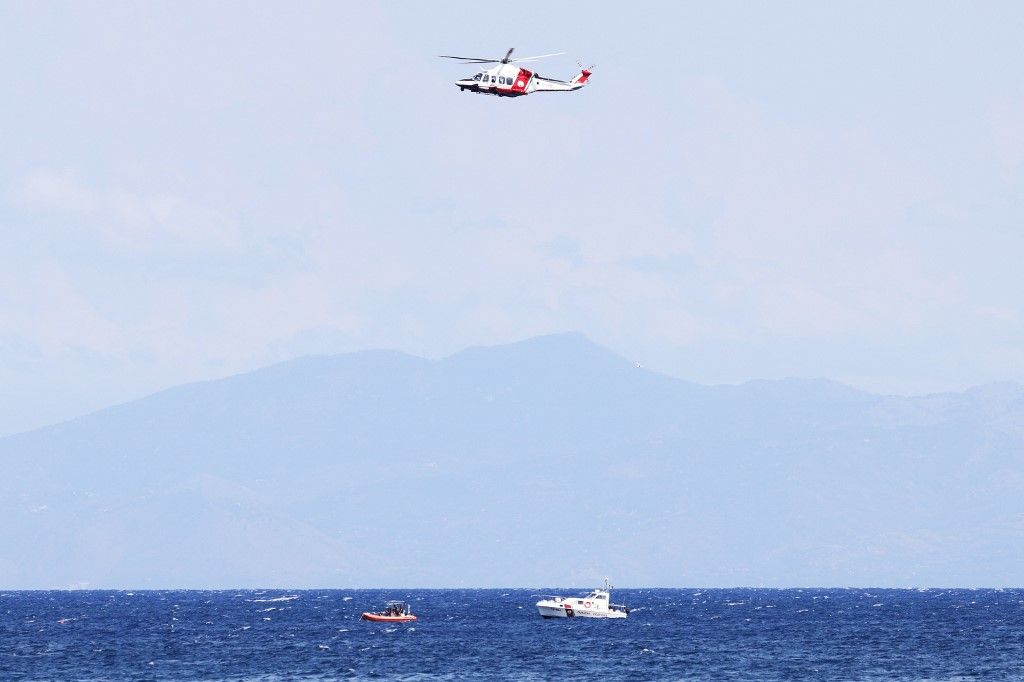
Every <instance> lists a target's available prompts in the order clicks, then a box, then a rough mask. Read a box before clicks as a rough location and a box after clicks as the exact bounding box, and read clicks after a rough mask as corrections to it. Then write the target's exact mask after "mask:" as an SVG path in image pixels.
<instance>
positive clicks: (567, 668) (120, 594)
mask: <svg viewBox="0 0 1024 682" xmlns="http://www.w3.org/2000/svg"><path fill="white" fill-rule="evenodd" d="M543 592H545V593H553V594H559V593H561V594H571V595H576V594H580V591H578V590H564V589H563V590H558V589H546V590H543ZM612 596H613V601H615V602H617V603H619V602H624V603H626V604H627V605H628V606H629V607H630V609H631V612H630V614H629V617H628V618H626V619H624V620H591V619H584V618H574V619H565V620H544V619H542V618H541V617H540V616H539V615H538V613H537V610H536V608H534V603H535V602H536V601H537V599H538V598H539V591H538V590H524V589H487V590H403V589H394V590H314V591H290V590H256V591H248V590H227V591H193V590H190V591H135V592H132V591H54V592H11V591H8V592H0V680H5V681H6V680H62V681H63V680H82V681H85V680H238V681H242V680H245V681H250V680H251V681H261V682H271V681H275V682H276V681H278V680H362V679H395V680H463V679H465V680H591V679H597V678H605V679H622V680H908V681H909V680H920V681H925V680H928V681H939V680H942V681H953V680H1024V590H1018V589H1012V590H1011V589H1007V590H963V589H952V590H950V589H928V590H892V589H791V590H777V589H623V590H615V591H614V592H613V594H612ZM389 599H401V600H407V601H408V602H409V603H410V604H411V605H412V610H413V613H414V614H416V615H417V616H418V620H417V621H415V622H412V623H407V624H382V623H371V622H367V621H363V620H361V619H360V615H361V613H362V612H363V611H367V610H378V609H382V608H383V606H384V604H385V602H386V601H387V600H389Z"/></svg>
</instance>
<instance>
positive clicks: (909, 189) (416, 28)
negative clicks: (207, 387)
mask: <svg viewBox="0 0 1024 682" xmlns="http://www.w3.org/2000/svg"><path fill="white" fill-rule="evenodd" d="M0 27H2V28H0V37H2V39H0V64H3V67H2V68H3V77H2V78H0V105H2V106H0V386H2V392H0V433H7V432H12V431H17V430H21V429H24V428H29V427H32V426H36V425H40V424H43V423H46V422H49V421H53V420H56V419H59V418H65V417H68V416H72V415H75V414H78V413H81V412H84V411H86V410H90V409H94V408H97V407H101V406H103V405H106V404H108V403H110V402H114V401H119V400H125V399H129V398H133V397H136V396H139V395H141V394H144V393H147V392H149V391H152V390H156V389H159V388H162V387H165V386H169V385H173V384H177V383H181V382H184V381H188V380H194V379H200V378H206V377H214V376H221V375H225V374H231V373H235V372H239V371H243V370H247V369H250V368H254V367H257V366H260V365H264V364H267V363H270V362H274V361H278V360H283V359H286V358H290V357H294V356H296V355H302V354H307V353H319V352H341V351H348V350H355V349H362V348H370V347H391V348H397V349H401V350H405V351H408V352H412V353H416V354H422V355H427V356H440V355H444V354H447V353H450V352H453V351H456V350H458V349H461V348H463V347H465V346H467V345H473V344H491V343H501V342H505V341H511V340H515V339H520V338H524V337H527V336H532V335H536V334H543V333H547V332H555V331H564V330H578V331H582V332H584V333H585V334H587V335H588V336H590V337H591V338H593V339H594V340H596V341H597V342H599V343H602V344H604V345H606V346H608V347H610V348H612V349H614V350H616V351H618V352H619V353H621V354H623V355H625V356H627V357H629V358H631V359H634V360H637V361H639V362H642V363H643V364H645V365H647V366H650V367H653V368H656V369H660V370H664V371H666V372H669V373H671V374H675V375H678V376H682V377H685V378H689V379H693V380H697V381H701V382H735V381H740V380H745V379H748V378H754V377H780V376H790V375H797V376H821V377H829V378H833V379H838V380H841V381H845V382H848V383H851V384H853V385H856V386H860V387H865V388H869V389H872V390H881V391H893V392H921V391H931V390H942V389H952V388H959V387H963V386H966V385H969V384H976V383H983V382H989V381H993V380H1002V379H1013V380H1022V379H1024V306H1022V303H1021V298H1022V292H1024V267H1022V266H1021V256H1022V254H1024V230H1022V227H1024V224H1022V223H1024V221H1022V220H1021V217H1022V213H1024V211H1022V208H1024V207H1022V198H1024V189H1022V183H1024V89H1022V84H1024V48H1022V47H1021V36H1022V35H1024V4H1021V3H1016V2H1007V3H996V2H987V3H963V2H956V3H939V2H922V3H910V2H903V3H890V2H879V3H865V2H849V3H811V2H808V3H734V4H729V3H708V2H705V3H689V4H682V3H676V2H672V3H665V4H653V3H615V4H611V3H597V2H587V3H580V4H559V5H552V4H551V3H548V2H540V3H531V2H516V3H508V4H504V3H479V2H472V3H470V2H466V3H444V4H442V5H435V4H427V3H415V4H413V3H401V4H399V3H393V4H382V5H374V4H371V3H364V2H358V3H349V4H341V3H335V2H330V3H322V4H321V3H308V2H307V3H283V2H282V3H276V4H259V3H228V2H219V3H186V2H177V1H176V2H168V3H139V2H125V3H115V2H98V3H84V2H76V3H68V4H58V3H46V2H40V3H28V2H6V3H2V4H0ZM510 46H515V47H516V48H517V50H518V51H519V52H520V54H536V53H544V52H553V51H557V50H567V51H568V54H567V55H565V56H564V57H556V58H554V59H551V60H548V61H547V62H546V63H545V64H544V65H543V68H542V69H539V70H540V72H541V73H543V74H545V75H551V76H556V77H568V76H570V75H572V73H573V70H574V68H575V57H576V56H577V55H578V56H580V57H582V58H583V59H585V60H586V61H587V63H590V62H595V63H596V64H597V68H596V71H595V75H594V77H593V78H592V80H591V86H589V87H588V88H585V89H584V90H582V91H580V92H577V93H573V94H568V95H536V96H532V97H527V98H523V99H519V100H499V99H495V98H489V97H482V96H474V95H469V94H460V93H459V91H458V90H457V89H456V88H455V87H453V86H452V84H451V82H452V81H453V80H454V79H456V78H457V77H460V76H464V75H466V74H467V73H471V72H472V71H471V70H470V69H467V68H465V67H460V66H458V65H457V64H454V63H451V62H447V61H445V60H440V59H437V58H436V57H435V55H437V54H442V53H445V54H451V53H456V54H469V55H501V54H503V53H504V51H505V50H506V49H507V48H508V47H510Z"/></svg>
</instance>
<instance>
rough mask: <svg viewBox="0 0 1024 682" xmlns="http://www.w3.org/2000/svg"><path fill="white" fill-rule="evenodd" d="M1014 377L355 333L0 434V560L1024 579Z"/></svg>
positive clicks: (298, 574) (76, 580) (224, 574)
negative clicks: (734, 362) (913, 383)
mask: <svg viewBox="0 0 1024 682" xmlns="http://www.w3.org/2000/svg"><path fill="white" fill-rule="evenodd" d="M1022 424H1024V390H1022V389H1021V387H1019V386H1016V385H1012V384H1007V385H995V386H989V387H980V388H978V389H972V390H970V391H967V392H964V393H958V394H943V395H935V396H926V397H920V398H896V397H884V396H875V395H870V394H866V393H863V392H859V391H856V390H853V389H850V388H848V387H845V386H842V385H839V384H834V383H831V382H825V381H809V380H784V381H757V382H750V383H747V384H743V385H740V386H714V387H708V386H700V385H696V384H691V383H687V382H684V381H681V380H678V379H673V378H671V377H666V376H663V375H659V374H656V373H653V372H649V371H647V370H644V369H642V368H639V367H637V366H635V365H633V364H632V363H630V362H628V361H626V360H624V359H622V358H620V357H618V356H616V355H614V354H612V353H610V352H609V351H607V350H606V349H603V348H601V347H599V346H597V345H595V344H593V343H591V342H590V341H588V340H587V339H585V338H584V337H582V336H579V335H574V334H568V335H556V336H549V337H540V338H537V339H531V340H528V341H524V342H521V343H517V344H510V345H507V346H498V347H493V348H474V349H469V350H467V351H463V352H461V353H458V354H456V355H454V356H451V357H449V358H446V359H444V360H440V361H436V362H432V361H427V360H423V359H420V358H415V357H411V356H407V355H403V354H400V353H394V352H385V351H372V352H363V353H354V354H349V355H342V356H334V357H310V358H303V359H299V360H295V361H291V362H286V363H283V364H280V365H274V366H272V367H268V368H265V369H262V370H259V371H256V372H252V373H249V374H244V375H239V376H235V377H230V378H228V379H223V380H219V381H211V382H204V383H198V384H190V385H186V386H181V387H178V388H175V389H171V390H168V391H164V392H162V393H158V394H156V395H153V396H150V397H148V398H145V399H142V400H139V401H135V402H133V403H128V404H126V405H120V406H116V407H112V408H109V409H106V410H103V411H101V412H97V413H95V414H92V415H88V416H86V417H83V418H81V419H77V420H74V421H71V422H67V423H64V424H59V425H56V426H53V427H50V428H46V429H41V430H38V431H34V432H30V433H26V434H20V435H17V436H12V437H8V438H5V439H2V440H0V463H2V466H3V469H4V471H6V472H7V475H6V476H4V477H3V479H2V480H0V514H2V516H0V586H3V587H55V586H56V587H59V586H66V585H80V584H87V585H90V586H93V587H190V586H194V587H200V586H202V587H236V586H255V585H260V586H272V585H280V586H296V587H299V586H332V585H337V586H351V585H359V586H375V585H434V586H438V585H441V586H443V585H544V584H546V585H551V584H567V583H585V584H586V583H590V582H593V581H594V580H596V579H599V578H600V577H602V576H603V575H605V574H609V575H612V576H613V577H616V579H617V580H619V581H620V582H621V583H623V584H627V583H628V584H634V585H639V584H646V585H706V584H717V585H739V584H743V585H760V584H766V585H847V584H861V585H864V584H870V585H921V584H951V583H956V584H962V585H975V584H979V585H980V584H985V585H1007V584H1024V566H1021V565H1020V564H1019V561H1017V557H1019V556H1021V555H1022V554H1024V502H1022V500H1024V475H1022V474H1021V472H1022V471H1024V466H1022V465H1024V428H1022Z"/></svg>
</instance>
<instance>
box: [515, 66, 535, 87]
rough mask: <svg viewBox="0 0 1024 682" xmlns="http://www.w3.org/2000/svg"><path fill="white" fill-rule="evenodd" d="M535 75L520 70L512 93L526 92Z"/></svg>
mask: <svg viewBox="0 0 1024 682" xmlns="http://www.w3.org/2000/svg"><path fill="white" fill-rule="evenodd" d="M532 76H533V73H531V72H529V71H527V70H526V69H519V73H518V74H517V75H516V79H515V82H513V83H512V92H526V85H527V84H528V83H529V82H530V78H531V77H532Z"/></svg>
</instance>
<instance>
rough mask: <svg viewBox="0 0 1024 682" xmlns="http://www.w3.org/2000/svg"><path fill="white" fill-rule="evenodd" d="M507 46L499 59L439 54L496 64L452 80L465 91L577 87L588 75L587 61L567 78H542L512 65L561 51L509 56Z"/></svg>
mask: <svg viewBox="0 0 1024 682" xmlns="http://www.w3.org/2000/svg"><path fill="white" fill-rule="evenodd" d="M514 49H515V48H509V50H508V52H506V53H505V57H504V58H503V59H485V58H483V57H455V56H452V55H450V54H443V55H440V56H441V57H443V58H444V59H458V60H459V62H460V63H462V64H497V66H495V67H492V68H490V69H486V70H484V71H481V72H479V73H477V74H476V75H474V76H473V77H471V78H463V79H461V80H457V81H455V85H457V86H458V88H459V90H461V91H462V92H465V91H466V90H469V91H470V92H479V93H481V94H484V95H497V96H499V97H521V96H522V95H529V94H530V93H533V92H572V91H573V90H579V89H580V88H582V87H583V86H584V85H586V84H587V79H588V78H590V73H591V70H592V69H593V68H594V67H593V65H591V66H590V67H588V68H583V65H582V64H580V72H579V73H578V74H576V76H575V77H573V79H572V80H570V81H560V80H556V79H554V78H545V77H544V76H538V75H537V74H536V73H534V72H532V71H530V70H528V69H524V68H522V67H521V66H516V65H517V64H521V63H523V62H533V61H537V60H538V59H543V58H545V57H554V56H556V55H560V54H565V53H564V52H554V53H552V54H540V55H537V56H535V57H520V58H518V59H512V50H514Z"/></svg>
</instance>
